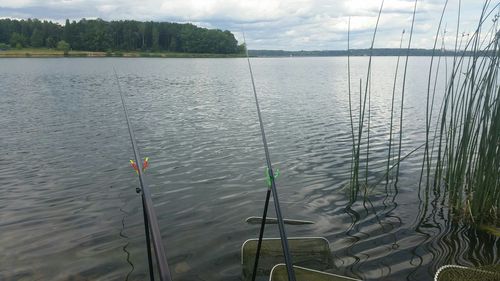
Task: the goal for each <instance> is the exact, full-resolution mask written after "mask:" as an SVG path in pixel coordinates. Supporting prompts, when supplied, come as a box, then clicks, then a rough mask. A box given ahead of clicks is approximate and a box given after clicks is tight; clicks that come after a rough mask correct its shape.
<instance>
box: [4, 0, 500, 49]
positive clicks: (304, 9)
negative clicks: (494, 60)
mask: <svg viewBox="0 0 500 281" xmlns="http://www.w3.org/2000/svg"><path fill="white" fill-rule="evenodd" d="M445 1H446V0H419V1H418V3H417V15H416V25H415V33H414V39H413V44H412V46H414V47H419V48H432V45H433V42H434V36H435V34H436V29H437V26H438V23H439V17H440V14H441V11H442V10H443V6H444V4H445ZM483 1H487V2H490V4H489V7H490V9H491V8H494V7H495V6H496V7H497V8H494V9H495V10H498V6H499V2H500V0H462V1H461V3H462V4H461V8H462V13H461V23H460V28H459V32H460V33H462V32H465V33H468V32H471V31H472V30H474V26H475V25H477V21H478V19H479V17H480V15H481V10H482V7H483ZM381 3H382V0H147V1H137V0H0V18H6V17H8V18H17V19H26V18H38V19H47V20H52V21H57V22H60V23H63V22H64V20H65V19H67V18H68V19H70V20H79V19H81V18H87V19H93V18H101V19H104V20H123V19H134V20H142V21H151V20H152V21H169V22H191V23H194V24H196V25H198V26H203V27H207V28H219V29H224V30H225V29H227V30H230V31H231V32H233V33H234V34H235V35H236V37H237V39H238V40H239V41H240V42H242V36H241V32H242V31H243V30H244V31H245V35H246V39H247V44H248V46H249V48H250V49H284V50H339V49H346V47H347V26H348V24H347V23H348V19H349V16H350V17H351V46H352V47H351V48H367V47H369V44H370V41H371V36H372V34H373V29H374V27H375V22H376V19H377V14H378V10H379V9H380V5H381ZM458 3H459V0H449V2H448V6H447V8H446V12H445V18H444V21H443V27H444V26H446V34H445V36H444V38H445V42H447V43H446V44H448V45H449V46H452V42H453V38H452V36H454V34H455V32H456V31H457V24H456V22H457V15H458V6H459V4H458ZM413 5H414V1H413V0H385V2H384V5H383V10H382V11H383V13H382V16H381V19H380V25H379V32H378V33H377V40H376V43H375V47H397V46H399V38H400V36H401V32H402V30H403V29H406V30H407V31H409V29H410V26H411V17H412V11H413ZM407 34H408V33H407Z"/></svg>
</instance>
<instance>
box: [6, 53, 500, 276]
mask: <svg viewBox="0 0 500 281" xmlns="http://www.w3.org/2000/svg"><path fill="white" fill-rule="evenodd" d="M448 59H450V58H448ZM443 60H444V58H443ZM367 62H368V59H367V58H351V70H352V72H351V77H352V85H351V87H352V92H353V104H354V114H355V115H356V114H357V111H358V110H359V109H358V108H359V79H360V78H361V79H363V87H364V82H365V77H366V65H367ZM429 62H430V58H425V57H412V58H410V59H409V65H408V79H407V85H406V97H405V106H404V110H405V112H404V121H403V140H402V155H406V154H408V153H409V152H411V151H412V150H413V149H414V148H416V147H418V146H420V145H421V144H422V143H423V142H424V140H425V94H426V92H427V75H428V70H427V69H428V67H429ZM442 63H443V62H442ZM252 64H253V70H254V74H255V82H256V86H257V91H258V94H259V96H260V102H261V108H262V114H263V118H264V122H265V126H266V132H267V138H268V141H269V148H270V153H271V158H272V160H273V163H274V166H275V168H279V169H280V171H281V175H280V176H279V178H278V181H277V185H278V192H279V196H280V203H281V206H282V208H283V214H284V215H285V217H287V218H294V219H305V220H312V221H315V222H316V223H315V224H313V225H307V226H287V228H286V229H287V234H288V235H289V236H291V237H296V236H324V237H325V238H326V239H328V241H329V242H330V243H331V249H332V253H333V260H334V265H332V268H331V269H330V270H329V271H331V272H334V273H338V274H344V275H348V276H352V277H358V278H363V279H364V280H432V279H433V277H432V276H433V274H434V273H435V271H436V270H437V268H438V267H439V266H441V265H444V264H450V263H451V264H461V265H485V264H494V263H499V262H500V252H499V247H500V240H499V238H498V237H495V236H492V235H490V234H488V233H486V232H483V231H481V230H478V229H475V228H473V227H471V226H469V225H467V224H463V223H460V222H455V221H453V220H452V219H451V217H450V213H449V210H448V209H447V208H446V194H443V193H441V192H439V191H438V190H432V188H429V189H427V188H426V187H425V186H422V187H421V188H419V185H418V181H419V176H420V167H421V162H422V158H421V157H420V156H418V155H417V153H415V156H412V155H410V156H409V157H408V158H406V159H405V160H404V161H403V163H402V165H401V168H400V178H399V182H398V183H397V185H395V184H394V182H393V181H391V182H390V183H389V184H387V185H386V184H385V181H382V183H381V184H379V185H377V186H375V187H374V188H370V189H369V190H368V192H367V195H366V199H365V200H363V196H361V197H360V200H358V202H356V203H354V204H352V205H349V204H348V203H349V200H348V190H347V188H346V186H347V183H348V180H349V171H350V161H351V131H350V121H349V107H348V94H347V93H348V92H347V58H279V59H270V58H266V59H252ZM395 64H396V58H392V57H384V58H374V61H373V70H372V72H373V77H372V86H371V92H372V96H371V99H370V103H371V113H370V117H371V125H370V142H371V147H370V154H369V156H368V157H369V159H370V163H371V164H370V166H369V168H368V178H369V179H368V183H369V184H370V183H372V182H377V179H379V178H380V177H383V176H384V172H385V170H384V169H385V167H386V161H387V153H388V139H389V118H390V113H391V112H390V105H391V94H392V85H393V77H394V69H395ZM113 67H114V68H116V71H117V73H118V76H119V80H120V84H121V87H122V89H123V92H124V94H125V96H126V98H127V104H128V107H129V114H130V117H131V121H132V125H133V127H134V129H135V134H136V137H137V141H138V146H139V149H140V151H141V153H142V155H143V156H144V157H145V156H148V157H149V158H150V165H151V167H150V168H149V169H148V170H147V172H146V174H147V182H148V183H149V185H150V187H151V190H152V194H153V201H154V203H155V207H156V210H157V214H158V216H159V218H158V219H159V223H160V228H161V233H162V236H163V239H164V244H165V247H166V250H167V256H168V261H169V264H170V267H171V270H172V273H173V279H174V280H176V281H177V280H239V279H240V278H241V277H240V275H241V265H240V256H239V251H240V247H241V244H242V243H243V242H244V241H245V240H246V239H249V238H254V237H257V235H258V226H256V225H247V224H245V223H244V220H245V218H246V217H249V216H258V215H261V212H262V208H263V204H264V199H265V192H266V185H265V181H264V164H265V158H264V152H263V149H262V143H261V136H260V131H259V126H258V119H257V114H256V111H255V103H254V100H253V93H252V88H251V83H250V76H249V73H248V68H247V66H246V60H245V59H113V58H100V59H91V58H84V59H68V58H60V59H2V60H0V85H1V87H0V143H1V154H0V186H1V188H2V193H1V195H0V250H1V255H0V280H127V279H128V280H146V279H147V278H148V275H147V257H146V250H145V246H144V243H145V239H144V229H143V220H142V209H141V200H140V196H139V195H137V194H136V193H135V188H136V187H137V186H138V180H137V178H136V175H135V173H134V172H133V170H132V169H131V168H130V167H129V163H128V161H129V159H131V158H132V157H133V154H132V149H131V145H130V141H129V138H128V131H127V127H126V126H127V125H126V122H125V119H124V115H123V110H122V108H121V103H120V97H119V94H118V87H117V83H116V80H115V78H114V74H113ZM441 70H442V71H443V73H444V74H446V73H445V71H446V70H445V68H444V67H442V68H441ZM400 82H401V81H400V80H398V87H397V88H398V89H400V88H401V83H400ZM440 84H442V83H438V89H439V88H440V87H441V88H442V87H443V85H440ZM397 93H398V94H397V98H396V103H398V102H399V96H400V93H401V91H400V90H398V91H397ZM440 93H442V91H439V90H438V91H437V96H436V99H437V100H439V97H440V96H441V94H440ZM438 104H439V103H438ZM397 108H399V107H397ZM437 108H438V107H437ZM398 114H399V110H396V111H395V115H396V116H399V115H398ZM394 133H395V137H396V134H397V133H399V122H398V121H395V125H394ZM396 140H397V137H396ZM361 158H363V159H366V155H365V156H362V157H361ZM362 165H364V162H363V161H362ZM362 178H364V175H363V177H362ZM362 193H364V190H362ZM270 215H271V216H273V215H274V212H272V211H271V214H270ZM266 236H267V237H278V231H277V227H276V226H275V225H270V226H268V227H267V228H266ZM127 253H129V254H130V258H129V259H128V260H127V256H128V254H127Z"/></svg>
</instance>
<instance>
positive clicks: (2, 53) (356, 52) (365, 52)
mask: <svg viewBox="0 0 500 281" xmlns="http://www.w3.org/2000/svg"><path fill="white" fill-rule="evenodd" d="M248 52H249V55H250V57H258V58H288V57H294V58H301V57H346V56H347V55H350V56H351V57H365V56H370V55H372V56H373V57H391V56H406V55H407V54H408V55H409V56H411V57H416V56H417V57H418V56H422V57H423V56H433V55H434V56H455V55H456V56H472V55H474V54H473V53H471V52H465V53H464V52H463V51H457V53H455V52H453V51H448V50H446V51H441V50H435V51H433V50H431V49H410V51H409V53H408V52H407V49H385V48H384V49H373V50H372V51H371V50H370V49H353V50H350V51H349V52H348V51H347V50H327V51H283V50H249V51H248ZM475 55H477V56H485V55H492V54H487V53H477V54H475ZM59 57H73V58H75V57H78V58H84V57H85V58H86V57H90V58H105V57H114V58H120V57H123V58H243V57H246V55H245V54H212V53H183V52H144V51H108V52H91V51H69V52H68V53H67V54H66V55H65V54H64V51H60V50H56V49H47V48H22V49H9V50H0V58H59Z"/></svg>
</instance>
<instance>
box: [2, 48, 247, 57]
mask: <svg viewBox="0 0 500 281" xmlns="http://www.w3.org/2000/svg"><path fill="white" fill-rule="evenodd" d="M243 56H244V55H243V54H205V53H201V54H200V53H180V52H141V51H134V52H130V51H126V52H125V51H124V52H122V51H111V52H90V51H68V52H67V54H65V53H64V51H60V50H56V49H38V48H23V49H10V50H0V58H57V57H98V58H99V57H125V58H147V57H153V58H237V57H243Z"/></svg>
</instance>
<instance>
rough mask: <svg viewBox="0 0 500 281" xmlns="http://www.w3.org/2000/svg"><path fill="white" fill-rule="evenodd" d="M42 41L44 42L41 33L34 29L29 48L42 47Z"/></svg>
mask: <svg viewBox="0 0 500 281" xmlns="http://www.w3.org/2000/svg"><path fill="white" fill-rule="evenodd" d="M44 41H45V40H44V34H43V32H42V31H40V30H39V29H38V28H35V30H34V31H33V33H32V34H31V38H30V42H31V46H32V47H35V48H40V47H43V45H44Z"/></svg>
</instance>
